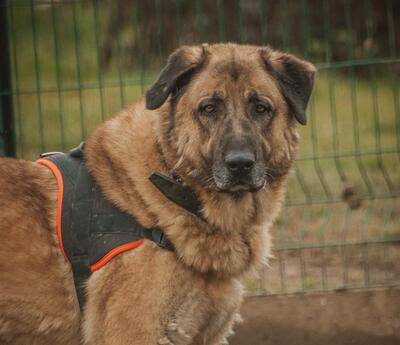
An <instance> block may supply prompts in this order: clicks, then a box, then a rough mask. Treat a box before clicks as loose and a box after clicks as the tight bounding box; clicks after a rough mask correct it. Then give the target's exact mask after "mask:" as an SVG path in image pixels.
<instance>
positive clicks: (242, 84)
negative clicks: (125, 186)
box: [146, 44, 315, 194]
mask: <svg viewBox="0 0 400 345" xmlns="http://www.w3.org/2000/svg"><path fill="white" fill-rule="evenodd" d="M314 72H315V68H314V67H313V66H312V65H311V64H310V63H308V62H305V61H302V60H299V59H297V58H295V57H293V56H291V55H287V54H282V53H279V52H275V51H273V50H271V49H270V48H260V47H255V46H240V45H234V44H217V45H211V46H208V45H203V46H197V47H183V48H180V49H179V50H177V51H176V52H175V53H173V54H172V55H171V56H170V58H169V61H168V64H167V66H166V67H165V68H164V69H163V71H162V72H161V74H160V76H159V79H158V80H157V82H156V83H155V84H154V85H153V86H152V88H151V89H150V90H149V91H148V92H147V95H146V102H147V107H148V108H149V109H156V108H159V107H161V106H162V105H163V104H164V103H165V102H166V101H167V99H168V97H169V101H168V104H169V106H168V107H167V106H166V107H165V111H161V112H160V114H161V115H160V116H161V118H160V121H161V132H160V136H161V138H160V144H161V146H162V150H164V151H166V152H168V156H169V157H170V159H173V161H174V162H173V168H174V171H175V173H176V174H178V175H187V176H190V177H191V178H194V179H196V180H197V182H198V183H199V184H201V185H203V186H204V187H205V188H208V189H214V190H218V191H223V192H229V193H234V194H238V193H239V194H240V193H243V192H249V191H250V192H255V191H258V190H259V189H261V188H262V187H263V186H266V185H268V184H272V183H273V182H274V180H276V179H279V178H280V177H282V176H284V175H286V174H287V173H288V171H289V169H290V167H291V165H292V161H293V159H294V156H295V152H296V147H297V141H298V136H297V132H296V128H295V124H296V122H300V123H302V124H305V122H306V119H305V108H306V105H307V102H308V99H309V97H310V93H311V89H312V85H313V76H314ZM171 157H172V158H171Z"/></svg>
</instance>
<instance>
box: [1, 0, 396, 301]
mask: <svg viewBox="0 0 400 345" xmlns="http://www.w3.org/2000/svg"><path fill="white" fill-rule="evenodd" d="M0 4H1V7H0V10H1V13H2V16H3V17H2V18H1V20H0V25H2V28H1V29H2V30H0V31H1V32H0V35H1V43H0V44H1V49H2V61H1V67H2V69H1V74H0V76H1V83H2V84H1V90H0V92H1V98H0V99H1V104H0V106H1V107H0V108H1V112H0V121H1V126H2V127H0V130H1V131H2V136H1V141H2V142H3V145H2V144H0V150H1V149H2V148H5V149H6V150H7V153H8V154H13V152H14V151H15V152H16V154H17V156H18V157H23V158H27V159H35V158H36V157H37V155H38V154H39V153H40V152H43V151H47V150H51V151H53V150H66V149H68V148H70V147H73V146H74V145H76V144H77V143H78V142H79V141H81V140H82V139H84V138H86V137H87V135H88V134H89V133H90V132H91V131H92V129H93V128H95V127H96V126H98V125H99V124H100V123H101V122H102V121H103V120H104V119H105V118H107V117H108V116H110V115H112V114H113V113H115V112H116V111H118V110H119V109H121V107H123V106H124V105H125V104H126V103H128V102H131V101H134V100H135V99H137V98H138V97H140V96H141V95H142V94H143V91H144V90H145V89H146V87H147V86H148V85H149V84H150V83H151V82H152V81H153V80H154V78H155V76H156V74H157V72H158V71H159V70H160V68H161V66H162V65H163V63H164V62H165V60H166V57H167V55H168V54H169V53H170V52H171V51H172V50H173V49H174V48H175V47H177V46H179V45H181V44H195V43H198V42H203V41H207V42H215V41H236V42H241V43H252V44H259V45H264V44H270V45H271V46H272V47H274V48H276V49H281V50H284V51H288V52H292V53H294V54H297V55H299V56H302V57H304V58H306V59H309V60H310V61H312V62H314V63H315V64H316V65H317V67H318V69H319V73H318V77H317V80H316V85H315V91H314V93H313V96H312V99H311V102H310V106H309V114H308V115H309V119H310V121H309V125H308V126H307V127H304V128H301V129H300V130H301V135H302V140H301V148H300V155H299V159H298V161H297V164H296V167H295V170H294V172H293V174H292V176H291V177H290V180H289V183H288V188H287V189H288V193H287V200H286V204H285V207H284V209H283V212H282V216H281V217H280V218H279V220H278V221H277V223H276V225H275V227H274V230H273V236H274V246H275V249H274V255H275V258H274V259H272V260H271V263H270V267H269V268H268V269H266V270H265V271H263V272H260V276H259V278H258V279H252V278H250V279H249V280H248V283H247V286H248V291H249V293H251V294H276V293H290V292H308V291H328V290H335V289H348V288H368V287H375V286H390V285H399V284H400V265H398V262H399V261H400V250H399V243H400V228H399V220H398V219H399V216H400V203H399V196H400V169H399V162H400V101H399V100H400V95H399V92H400V91H399V90H400V85H399V75H400V55H399V49H400V22H399V18H400V2H399V1H396V0H386V1H385V0H376V1H375V0H374V1H372V0H369V1H368V0H352V1H350V0H341V1H340V0H334V1H333V0H332V1H329V0H299V1H297V0H296V1H295V0H279V1H278V0H276V1H275V0H270V1H265V0H264V1H263V0H247V1H244V0H230V1H228V0H213V1H211V0H197V1H189V0H186V1H185V0H181V1H179V0H175V1H173V0H164V1H161V0H154V1H153V0H151V1H150V0H149V1H130V0H116V1H96V0H93V1H90V0H87V1H85V0H81V1H67V0H58V1H56V0H53V1H43V0H36V1H35V0H31V1H27V0H14V1H1V2H0ZM7 49H8V50H7ZM5 52H6V53H5ZM7 76H9V77H10V78H8V79H7ZM13 129H14V130H13ZM14 138H15V140H14ZM4 143H5V144H4ZM14 143H15V144H14Z"/></svg>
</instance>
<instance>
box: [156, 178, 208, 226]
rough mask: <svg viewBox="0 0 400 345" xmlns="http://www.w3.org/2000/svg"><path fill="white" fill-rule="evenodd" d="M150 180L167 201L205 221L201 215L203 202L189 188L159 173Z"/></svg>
mask: <svg viewBox="0 0 400 345" xmlns="http://www.w3.org/2000/svg"><path fill="white" fill-rule="evenodd" d="M149 180H150V181H151V183H153V185H154V186H155V187H157V189H158V190H159V191H160V192H161V193H162V194H164V196H165V197H166V198H167V199H169V200H171V201H172V202H174V203H175V204H177V205H178V206H180V207H182V208H183V209H185V210H186V211H187V212H189V213H190V214H191V215H193V216H196V217H199V218H201V219H204V218H203V216H202V214H201V208H202V206H201V202H200V200H199V199H198V198H197V195H196V193H195V192H194V190H193V189H191V188H190V187H189V186H187V185H184V184H183V183H182V182H181V181H179V180H176V179H173V178H171V177H169V176H166V175H163V174H161V173H159V172H153V173H152V174H151V175H150V176H149Z"/></svg>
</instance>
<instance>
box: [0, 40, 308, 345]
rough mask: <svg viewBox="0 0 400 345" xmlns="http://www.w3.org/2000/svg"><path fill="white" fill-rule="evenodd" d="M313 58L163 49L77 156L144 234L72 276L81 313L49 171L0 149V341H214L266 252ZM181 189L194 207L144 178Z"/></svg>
mask: <svg viewBox="0 0 400 345" xmlns="http://www.w3.org/2000/svg"><path fill="white" fill-rule="evenodd" d="M315 71H316V69H315V67H314V66H313V65H312V64H311V63H309V62H306V61H303V60H301V59H299V58H296V57H294V56H292V55H289V54H285V53H281V52H279V51H275V50H273V49H272V48H270V47H257V46H248V45H237V44H233V43H227V44H210V45H208V44H203V45H198V46H183V47H181V48H179V49H178V50H176V51H175V52H174V53H172V55H170V57H169V59H168V62H167V64H166V66H165V67H164V69H163V70H162V71H161V73H160V75H159V77H158V79H157V81H156V82H155V83H154V84H153V85H152V86H151V88H150V89H149V90H148V92H147V93H146V97H145V99H141V100H139V101H138V102H136V103H134V104H133V105H130V106H128V107H127V108H126V109H123V110H122V111H121V112H119V113H118V114H116V115H115V116H114V117H112V118H110V119H109V120H107V121H106V122H105V123H104V124H103V125H102V126H100V127H99V128H98V129H97V130H95V131H94V132H93V134H92V135H90V137H89V139H88V140H87V142H86V145H85V161H86V164H87V167H88V169H89V171H90V173H91V174H92V176H93V177H94V179H95V181H96V183H97V184H98V185H99V186H100V188H101V190H102V192H103V193H104V195H105V197H106V198H107V199H108V200H110V201H111V202H112V203H113V204H114V205H116V206H117V207H118V208H119V209H121V210H123V211H124V212H126V213H128V214H130V215H132V216H133V217H135V219H136V220H137V221H138V222H139V223H140V224H141V225H142V226H144V227H146V228H153V227H158V228H160V229H162V231H163V232H164V234H165V236H166V237H167V238H168V240H169V241H170V242H171V243H172V244H173V246H174V250H173V251H169V250H165V249H162V248H160V247H159V246H157V245H156V244H155V243H154V242H152V241H148V240H146V239H145V240H144V241H143V244H142V245H141V246H140V247H138V248H136V249H134V250H129V251H126V252H124V253H121V254H119V255H117V256H115V257H114V258H113V259H112V260H111V261H110V262H108V263H107V265H105V266H104V267H102V268H101V269H99V270H97V271H96V272H94V273H93V274H92V275H91V276H90V278H89V279H88V280H87V282H86V285H85V287H86V296H87V300H86V302H85V305H84V308H83V310H82V312H81V311H80V308H79V304H78V301H77V297H76V291H75V286H74V281H73V276H72V273H71V266H70V264H69V263H68V262H67V261H66V260H65V258H64V257H63V255H62V253H61V251H60V248H59V239H58V238H57V235H56V230H55V229H56V218H57V195H58V194H57V193H58V189H59V186H58V184H57V182H56V179H55V177H54V175H53V172H52V171H51V170H50V169H48V168H47V167H46V166H43V165H41V164H38V163H37V162H28V161H24V160H17V159H11V158H2V159H1V160H0V211H1V212H0V238H1V246H0V343H1V344H13V345H15V344H24V345H26V344H35V345H36V344H58V345H63V344H66V345H67V344H68V345H76V344H88V345H125V344H126V345H127V344H130V345H134V344H140V345H143V344H148V345H153V344H154V345H156V344H158V345H168V344H170V345H172V344H174V345H200V344H207V345H222V344H227V337H228V336H229V334H231V333H232V328H233V325H234V323H235V322H236V321H237V320H238V319H239V316H238V315H239V314H238V313H239V308H240V304H241V301H242V294H243V291H242V285H241V282H240V281H241V278H242V277H243V276H244V275H246V274H249V273H251V272H254V270H256V269H257V268H259V267H260V265H262V264H265V263H266V262H267V259H268V257H269V256H270V247H271V245H270V237H269V233H268V229H269V228H270V226H271V224H272V222H273V220H274V219H275V218H276V216H277V215H278V213H279V210H280V207H281V203H282V199H283V195H284V187H285V181H286V179H287V176H288V174H289V172H290V169H291V167H292V165H293V161H294V160H295V157H296V150H297V146H298V141H299V135H298V132H297V125H298V123H300V124H303V125H304V124H306V116H305V109H306V106H307V103H308V100H309V97H310V94H311V91H312V88H313V80H314V74H315ZM154 172H159V173H161V174H164V175H166V176H169V177H171V178H174V179H175V180H177V181H180V182H181V183H182V184H183V185H184V186H188V187H190V188H191V189H192V190H193V192H194V193H195V195H196V197H197V198H198V200H199V202H200V204H201V210H200V216H196V215H194V214H192V213H190V212H187V211H186V210H185V209H184V208H182V207H181V206H180V205H177V204H176V203H174V202H172V201H171V200H169V199H168V198H167V197H166V196H165V195H164V194H163V193H161V192H160V190H159V189H158V188H157V187H156V186H155V185H154V184H153V183H151V181H150V180H149V176H150V175H151V174H152V173H154Z"/></svg>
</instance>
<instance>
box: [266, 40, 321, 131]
mask: <svg viewBox="0 0 400 345" xmlns="http://www.w3.org/2000/svg"><path fill="white" fill-rule="evenodd" d="M260 54H261V57H262V59H263V61H264V64H265V68H266V69H267V71H268V72H269V73H270V74H271V75H272V76H273V77H274V78H275V80H276V81H277V82H278V84H279V87H280V89H281V91H282V94H283V96H284V97H285V99H286V101H287V102H288V104H289V108H290V111H291V112H292V114H293V115H294V116H295V118H296V120H297V121H298V122H300V123H301V124H302V125H305V124H306V123H307V119H306V108H307V103H308V100H309V98H310V95H311V91H312V88H313V85H314V75H315V72H316V68H315V66H314V65H313V64H311V63H309V62H307V61H304V60H300V59H298V58H296V57H294V56H293V55H290V54H284V53H281V52H277V51H274V50H272V49H271V48H269V47H266V48H261V49H260Z"/></svg>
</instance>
